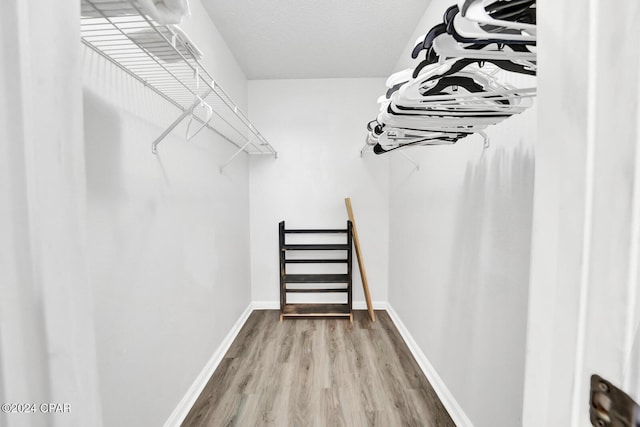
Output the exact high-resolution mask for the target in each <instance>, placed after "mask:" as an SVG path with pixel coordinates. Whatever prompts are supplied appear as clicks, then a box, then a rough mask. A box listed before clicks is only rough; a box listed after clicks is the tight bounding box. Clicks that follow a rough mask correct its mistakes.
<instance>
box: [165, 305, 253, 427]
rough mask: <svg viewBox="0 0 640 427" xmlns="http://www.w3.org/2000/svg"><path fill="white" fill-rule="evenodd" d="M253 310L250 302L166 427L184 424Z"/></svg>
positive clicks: (166, 423) (172, 414) (170, 417)
mask: <svg viewBox="0 0 640 427" xmlns="http://www.w3.org/2000/svg"><path fill="white" fill-rule="evenodd" d="M252 311H253V303H250V304H249V305H248V306H247V308H246V309H245V310H244V312H243V313H242V314H241V315H240V317H239V318H238V320H237V321H236V323H235V324H234V325H233V326H232V327H231V330H230V331H229V333H228V334H227V335H226V336H225V337H224V339H223V340H222V343H220V345H219V346H218V348H217V349H216V351H215V352H214V353H213V355H212V356H211V359H209V361H208V362H207V364H206V365H205V367H204V369H202V371H201V372H200V374H199V375H198V376H197V377H196V379H195V381H194V382H193V384H191V387H189V390H187V393H186V394H185V395H184V397H183V398H182V400H181V401H180V403H179V404H178V406H177V407H176V409H174V410H173V412H172V413H171V415H170V416H169V419H167V421H166V422H165V423H164V427H179V426H180V424H182V422H183V421H184V419H185V418H186V417H187V414H188V413H189V411H190V410H191V407H192V406H193V404H194V403H196V400H197V399H198V396H200V393H202V390H203V389H204V386H206V385H207V382H209V379H210V378H211V375H213V372H214V371H215V370H216V368H217V367H218V365H219V364H220V362H221V361H222V358H223V357H224V355H225V354H226V352H227V350H229V347H231V343H233V340H234V339H235V338H236V336H238V333H239V332H240V329H242V326H243V325H244V323H245V322H246V321H247V319H248V318H249V315H250V314H251V312H252Z"/></svg>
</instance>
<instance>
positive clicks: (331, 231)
mask: <svg viewBox="0 0 640 427" xmlns="http://www.w3.org/2000/svg"><path fill="white" fill-rule="evenodd" d="M284 232H285V234H343V233H348V232H349V230H347V229H342V228H341V229H309V230H284Z"/></svg>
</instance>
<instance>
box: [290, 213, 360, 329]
mask: <svg viewBox="0 0 640 427" xmlns="http://www.w3.org/2000/svg"><path fill="white" fill-rule="evenodd" d="M352 227H353V226H352V224H351V221H347V228H345V229H289V230H288V229H286V228H285V224H284V221H282V222H280V224H279V237H280V321H282V320H283V318H284V317H300V316H336V317H348V318H349V319H350V321H353V314H352V287H353V286H352V285H353V281H352V259H353V258H352V246H353V245H352V235H353V234H352V230H353V228H352ZM293 234H297V235H301V234H303V235H308V237H307V238H311V237H313V236H322V235H325V236H326V235H330V234H333V235H343V234H344V236H345V238H344V242H341V243H306V242H305V243H296V244H292V243H288V242H287V236H288V235H293ZM309 236H310V237H309ZM318 240H319V239H318ZM341 251H343V252H344V253H345V256H344V257H338V258H336V257H335V256H333V257H332V256H330V255H329V256H328V255H327V254H331V253H334V254H335V253H340V252H341ZM293 253H296V254H297V256H296V257H292V256H288V255H292V254H293ZM288 264H307V265H308V266H309V267H311V266H312V265H314V264H315V265H322V264H346V267H347V268H346V270H347V272H346V273H338V274H336V273H324V272H322V273H318V272H305V273H303V274H290V273H288V272H287V265H288ZM289 285H294V286H289ZM294 293H298V294H327V293H330V294H346V295H347V302H346V303H315V302H308V303H307V302H304V303H301V302H295V303H290V302H288V300H287V295H288V294H294Z"/></svg>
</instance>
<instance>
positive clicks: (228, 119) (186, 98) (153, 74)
mask: <svg viewBox="0 0 640 427" xmlns="http://www.w3.org/2000/svg"><path fill="white" fill-rule="evenodd" d="M81 11H82V12H81V14H82V17H81V21H80V31H81V37H82V42H83V43H84V44H85V45H86V46H87V47H89V48H90V49H92V50H93V51H95V52H96V53H98V54H99V55H101V56H103V57H104V58H106V59H107V60H109V61H110V62H111V63H113V64H115V65H116V66H117V67H118V68H120V69H122V70H123V71H125V72H126V73H128V74H129V75H130V76H132V77H133V78H135V79H136V80H138V81H139V82H141V83H142V84H143V85H145V86H146V87H148V88H149V89H151V90H152V91H154V92H155V93H156V94H158V95H159V96H161V97H162V98H164V99H165V100H166V101H168V102H170V103H171V104H172V105H174V106H175V107H177V108H178V109H179V110H180V111H182V114H181V115H180V116H179V117H178V118H177V119H176V121H175V122H174V123H172V124H171V125H170V126H169V127H168V129H167V130H165V132H163V133H162V134H161V135H160V136H159V137H158V138H157V139H156V140H154V141H153V143H152V151H153V152H154V153H156V147H157V145H158V144H159V143H160V142H161V141H162V139H163V138H164V137H165V136H166V135H167V134H168V133H169V132H171V130H173V129H174V128H175V127H176V126H177V125H178V124H179V123H180V122H181V121H183V120H185V119H187V118H189V122H190V123H189V128H191V127H193V131H192V132H191V134H192V135H194V134H195V133H197V132H198V131H199V130H200V129H202V128H205V127H206V128H208V129H210V130H212V131H214V132H215V133H217V134H218V135H220V136H221V137H222V138H224V139H225V140H227V141H228V142H230V143H232V144H233V145H235V146H236V147H237V148H238V149H239V151H238V152H237V153H236V154H235V155H234V156H233V157H232V158H231V159H230V160H229V161H228V162H227V163H225V164H224V165H223V166H222V167H223V168H224V166H226V165H227V164H228V163H229V162H231V161H232V160H233V159H234V158H235V157H236V156H237V155H238V154H240V153H241V152H242V151H244V152H246V153H247V154H255V155H263V154H264V155H273V156H276V157H277V152H276V151H275V149H274V148H273V147H272V146H271V145H270V144H269V143H268V142H267V140H266V139H265V138H264V137H263V136H262V134H260V132H259V131H258V130H257V129H256V128H255V126H253V125H252V124H251V122H250V121H249V119H248V118H247V116H246V115H245V114H244V113H243V112H242V110H240V108H239V107H238V106H237V105H236V103H235V102H234V101H233V100H232V99H231V97H229V95H227V93H226V92H225V91H224V90H223V89H222V87H220V85H218V83H216V81H215V80H214V79H213V77H212V76H211V75H210V74H209V72H208V71H207V70H206V69H205V68H204V67H203V66H202V64H201V63H200V61H199V59H200V58H201V54H200V52H199V51H198V49H197V47H195V45H194V44H193V42H192V41H191V40H190V39H189V38H188V36H187V35H186V34H185V33H183V32H182V31H181V30H180V29H179V28H178V27H176V26H172V25H168V26H165V25H160V24H157V23H155V22H154V21H153V20H152V19H151V18H149V17H147V16H146V15H145V14H144V12H143V10H141V9H140V7H139V6H138V5H137V4H136V3H135V1H133V0H132V1H129V0H82V9H81ZM192 121H193V122H197V123H194V124H193V125H192V124H191V122H192Z"/></svg>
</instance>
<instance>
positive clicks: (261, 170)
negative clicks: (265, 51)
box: [249, 79, 389, 304]
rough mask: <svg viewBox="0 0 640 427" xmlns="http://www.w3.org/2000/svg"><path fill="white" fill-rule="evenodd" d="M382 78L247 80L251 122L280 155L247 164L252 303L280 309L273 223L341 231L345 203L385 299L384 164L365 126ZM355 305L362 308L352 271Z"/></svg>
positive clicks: (377, 293)
mask: <svg viewBox="0 0 640 427" xmlns="http://www.w3.org/2000/svg"><path fill="white" fill-rule="evenodd" d="M383 90H384V80H383V79H322V80H252V81H250V82H249V112H250V117H251V120H252V121H253V123H254V124H255V125H256V126H257V127H258V129H260V130H261V132H262V133H263V134H264V136H265V137H266V138H267V139H268V140H269V141H271V142H272V143H273V144H274V145H275V146H276V148H277V149H278V151H279V157H278V159H277V160H272V161H265V160H264V159H252V164H251V171H250V176H251V190H250V193H251V196H250V200H251V260H252V265H251V278H252V297H253V300H254V301H268V302H272V303H275V304H278V301H279V299H280V297H279V277H280V276H279V267H278V223H279V222H280V221H282V220H285V221H286V224H287V227H288V228H336V227H344V226H346V221H347V219H348V217H347V213H346V208H345V204H344V198H345V197H351V200H352V203H353V208H354V211H355V216H356V224H357V227H358V233H359V235H360V241H361V244H362V250H363V254H364V261H365V268H366V269H367V278H368V280H369V287H370V291H371V297H372V299H373V300H374V301H386V299H387V253H388V252H387V251H388V242H389V241H388V204H387V199H388V185H389V184H388V161H387V159H385V158H382V157H376V156H375V155H374V154H372V153H367V154H365V155H364V156H363V157H360V149H361V148H362V147H363V146H364V139H365V136H366V124H367V122H368V121H370V120H372V119H373V118H375V116H376V114H377V104H376V99H377V97H378V96H379V94H380V93H381V92H382V91H383ZM353 283H354V296H353V298H354V303H356V302H357V301H359V302H362V301H364V297H363V293H362V286H361V281H360V277H359V273H358V271H357V267H356V268H354V282H353Z"/></svg>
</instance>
